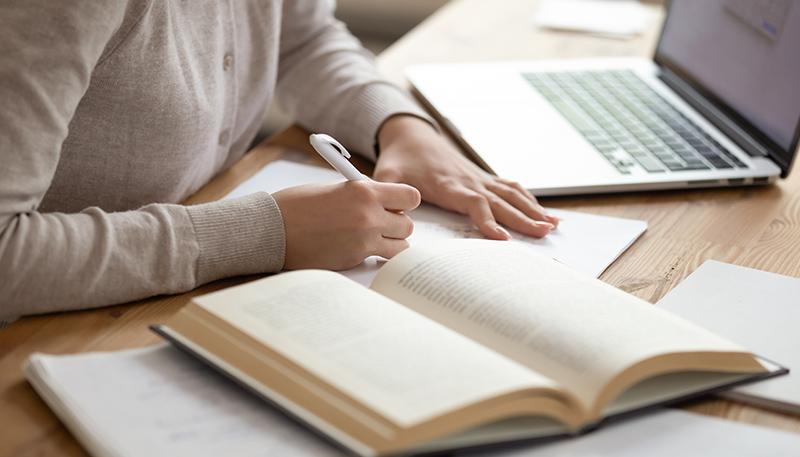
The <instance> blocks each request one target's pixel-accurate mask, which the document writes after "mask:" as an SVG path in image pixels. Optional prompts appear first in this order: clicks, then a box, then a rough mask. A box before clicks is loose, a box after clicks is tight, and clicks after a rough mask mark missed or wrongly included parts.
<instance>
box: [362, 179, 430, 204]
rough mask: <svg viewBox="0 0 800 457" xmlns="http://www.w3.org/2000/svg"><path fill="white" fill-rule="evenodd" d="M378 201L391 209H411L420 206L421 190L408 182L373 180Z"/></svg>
mask: <svg viewBox="0 0 800 457" xmlns="http://www.w3.org/2000/svg"><path fill="white" fill-rule="evenodd" d="M373 187H374V188H375V190H376V191H377V196H378V202H379V203H380V204H381V205H383V207H384V208H386V209H387V210H389V211H411V210H412V209H414V208H416V207H417V206H419V204H420V201H421V200H422V198H421V197H420V194H419V191H418V190H417V189H416V188H414V187H411V186H409V185H408V184H396V183H385V182H373Z"/></svg>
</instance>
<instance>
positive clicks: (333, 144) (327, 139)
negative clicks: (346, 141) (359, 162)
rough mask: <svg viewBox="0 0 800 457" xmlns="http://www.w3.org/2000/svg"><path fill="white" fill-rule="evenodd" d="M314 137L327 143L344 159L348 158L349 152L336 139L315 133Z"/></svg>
mask: <svg viewBox="0 0 800 457" xmlns="http://www.w3.org/2000/svg"><path fill="white" fill-rule="evenodd" d="M314 136H316V137H318V138H321V139H322V140H323V141H325V142H326V143H328V144H329V145H330V146H331V147H332V148H333V149H335V150H336V152H338V153H339V154H341V155H342V156H343V157H344V158H345V159H349V158H350V151H348V150H347V148H345V147H344V146H342V144H341V143H339V142H338V141H336V138H334V137H332V136H330V135H327V134H325V133H317V134H315V135H314Z"/></svg>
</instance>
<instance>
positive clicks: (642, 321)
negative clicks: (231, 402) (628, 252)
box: [154, 240, 786, 455]
mask: <svg viewBox="0 0 800 457" xmlns="http://www.w3.org/2000/svg"><path fill="white" fill-rule="evenodd" d="M154 329H155V330H156V331H158V332H159V333H160V334H161V335H163V336H165V337H166V338H167V339H169V340H170V341H172V342H173V343H175V344H176V345H177V346H179V347H181V348H182V349H185V350H187V351H189V352H190V353H192V354H194V355H196V356H197V357H199V358H200V359H202V360H204V361H206V362H207V363H209V364H211V365H212V366H214V367H216V368H217V369H219V370H220V371H222V372H223V373H226V374H227V375H229V376H231V377H232V378H234V379H236V380H237V381H239V382H240V383H242V384H243V385H245V386H247V387H249V388H250V389H252V390H254V391H255V392H257V393H259V394H261V395H262V396H263V397H265V398H267V399H268V400H270V401H271V402H273V403H274V404H276V405H278V406H279V407H281V408H282V409H284V410H285V411H287V412H289V413H290V414H292V415H293V416H295V417H297V418H299V419H300V420H301V421H303V422H305V423H306V424H308V425H310V426H311V427H312V428H314V429H316V430H317V431H319V432H321V433H323V434H324V435H326V436H328V437H330V438H332V439H333V440H334V441H336V442H338V443H339V444H341V445H343V446H345V447H347V448H349V449H350V450H352V451H354V452H356V453H358V454H361V455H376V454H394V453H417V452H426V451H434V450H442V449H453V448H461V447H468V446H476V445H481V444H487V443H495V442H500V441H511V440H520V439H530V438H535V437H541V436H553V435H560V434H568V433H578V432H580V431H582V430H586V429H589V428H591V427H593V426H594V425H596V424H597V423H598V422H600V421H601V420H603V419H604V418H609V417H612V416H620V415H624V414H627V413H630V412H633V411H637V410H641V409H643V408H646V407H651V406H654V405H661V404H665V403H667V402H670V401H676V400H681V399H686V398H690V397H691V396H693V395H698V394H700V393H703V392H709V391H713V390H715V389H719V388H722V387H726V386H732V385H737V384H740V383H743V382H747V381H752V380H755V379H760V378H765V377H770V376H774V375H776V374H779V373H782V372H785V371H786V370H785V369H782V368H781V367H779V366H776V365H774V364H771V363H769V362H767V361H764V360H761V359H757V358H756V357H755V356H754V355H752V354H751V353H749V352H748V351H747V350H745V349H744V348H742V347H739V346H737V345H736V344H734V343H732V342H729V341H727V340H725V339H723V338H721V337H718V336H716V335H714V334H712V333H710V332H708V331H706V330H704V329H703V328H701V327H698V326H696V325H694V324H691V323H689V322H687V321H685V320H682V319H681V318H679V317H676V316H674V315H672V314H669V313H667V312H665V311H663V310H660V309H658V308H655V307H653V306H652V305H650V304H649V303H647V302H644V301H642V300H640V299H638V298H635V297H633V296H631V295H628V294H626V293H625V292H622V291H620V290H618V289H615V288H613V287H611V286H609V285H607V284H605V283H603V282H600V281H598V280H596V279H594V278H591V277H588V276H585V275H583V274H580V273H576V272H575V271H573V270H571V269H569V268H568V267H565V266H563V265H561V264H559V263H558V262H556V261H554V260H552V259H549V258H547V257H544V256H540V255H537V254H535V253H532V252H530V251H527V250H520V249H519V248H518V247H516V246H514V245H513V244H510V243H503V242H495V241H488V240H451V241H444V242H440V243H437V244H426V245H418V246H414V247H412V248H410V249H408V250H406V251H404V252H403V253H401V254H399V255H398V256H396V257H395V258H394V259H392V260H390V261H389V262H388V263H387V264H386V265H385V266H384V267H383V268H382V269H381V271H380V273H378V276H377V277H376V278H375V280H374V282H373V283H372V286H371V288H370V289H367V288H365V287H363V286H361V285H359V284H357V283H355V282H353V281H351V280H349V279H347V278H344V277H343V276H341V275H339V274H337V273H332V272H326V271H316V270H305V271H297V272H291V273H284V274H280V275H277V276H273V277H270V278H266V279H262V280H258V281H254V282H251V283H248V284H244V285H241V286H238V287H233V288H230V289H226V290H222V291H219V292H215V293H212V294H208V295H204V296H201V297H197V298H195V299H194V300H193V301H192V303H191V304H189V305H188V306H186V307H185V308H183V309H182V310H181V311H179V312H178V313H177V314H176V315H175V316H173V317H172V318H171V319H170V320H169V321H168V322H166V323H165V324H164V325H160V326H155V327H154Z"/></svg>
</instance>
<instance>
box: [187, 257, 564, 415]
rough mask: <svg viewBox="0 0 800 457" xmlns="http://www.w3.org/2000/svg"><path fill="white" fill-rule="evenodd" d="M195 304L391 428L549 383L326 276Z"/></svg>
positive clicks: (277, 279)
mask: <svg viewBox="0 0 800 457" xmlns="http://www.w3.org/2000/svg"><path fill="white" fill-rule="evenodd" d="M196 301H197V303H198V304H199V305H200V306H201V307H202V308H204V309H206V310H207V311H210V312H212V313H213V314H216V315H217V316H219V317H221V318H222V319H224V320H226V321H227V322H229V323H231V324H233V325H234V326H235V327H237V328H239V329H241V330H242V331H243V332H245V333H246V334H248V335H250V336H251V337H253V338H255V339H256V340H258V341H259V342H261V343H263V344H264V345H265V346H267V347H269V348H270V349H272V350H274V351H277V352H279V353H281V354H283V355H284V356H285V357H286V358H288V359H289V360H291V361H293V362H295V363H297V364H299V365H300V366H302V367H303V368H304V369H305V370H307V371H309V372H311V373H312V374H314V375H315V376H316V377H318V378H320V379H322V380H324V381H325V382H327V383H328V384H330V385H332V386H334V387H335V388H337V389H338V390H340V391H341V392H343V393H345V394H346V395H349V396H350V397H351V398H354V399H356V400H357V401H359V402H361V403H362V404H365V405H367V406H368V407H369V408H371V409H373V410H374V411H376V412H378V413H380V414H382V415H383V416H384V417H387V418H389V419H390V420H392V421H394V422H395V423H397V424H398V425H401V426H410V425H413V424H414V423H418V422H421V421H423V420H426V419H430V418H432V417H435V416H437V415H440V414H443V413H446V412H450V411H452V410H454V409H456V408H459V407H461V406H466V405H470V404H473V403H475V402H478V401H481V400H485V399H489V398H492V397H495V396H498V395H502V394H505V393H510V392H515V391H518V390H524V389H529V388H537V387H546V388H553V387H554V384H553V383H552V381H550V380H548V379H546V378H544V377H542V376H539V375H537V374H535V373H532V372H531V371H529V370H528V369H526V368H525V367H523V366H521V365H519V364H518V363H516V362H514V361H511V360H508V359H507V358H505V357H503V356H500V355H498V354H496V353H495V352H493V351H491V350H490V349H488V348H485V347H483V346H481V345H480V344H477V343H476V342H474V341H472V340H470V339H468V338H466V337H464V336H463V335H460V334H459V333H457V332H454V331H453V330H451V329H448V328H447V327H444V326H442V325H440V324H438V323H436V322H433V321H431V320H429V319H427V318H425V317H423V316H421V315H419V314H418V313H416V312H414V311H412V310H410V309H408V308H406V307H404V306H401V305H400V304H397V303H395V302H393V301H391V300H389V299H387V298H385V297H383V296H381V295H379V294H377V293H375V292H373V291H371V290H369V289H366V288H364V287H363V286H360V285H358V284H356V283H355V282H353V281H351V280H349V279H347V278H345V277H343V276H341V275H339V274H337V273H332V272H327V271H318V270H305V271H298V272H291V273H284V274H281V275H278V276H273V277H271V278H267V279H263V280H260V281H256V282H253V283H249V284H245V285H243V286H239V287H237V288H233V289H228V290H225V291H222V292H218V293H215V294H209V295H206V296H204V297H200V298H198V299H197V300H196Z"/></svg>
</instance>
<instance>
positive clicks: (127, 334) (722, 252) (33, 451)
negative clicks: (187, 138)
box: [0, 0, 800, 456]
mask: <svg viewBox="0 0 800 457" xmlns="http://www.w3.org/2000/svg"><path fill="white" fill-rule="evenodd" d="M501 3H502V7H498V6H499V5H500V3H498V2H491V1H486V0H457V1H454V2H452V3H451V4H449V5H448V6H446V7H445V8H443V9H442V10H440V11H439V12H438V13H437V14H435V15H434V16H433V17H432V18H430V19H429V20H428V21H426V22H425V23H423V24H422V25H420V26H419V27H417V28H416V29H415V30H414V31H412V32H411V33H410V34H409V35H407V36H406V37H404V38H403V39H402V40H400V41H399V42H398V43H396V44H395V45H394V46H392V47H391V48H389V49H388V50H387V51H386V52H385V53H383V54H382V55H381V56H380V58H379V60H378V63H379V66H380V68H381V70H382V71H383V72H384V74H385V75H386V76H387V77H389V78H390V79H392V80H394V81H396V82H398V83H400V84H405V82H404V80H403V78H402V68H403V67H404V66H405V65H407V64H410V63H420V62H425V61H447V60H451V61H457V60H461V61H464V60H480V59H484V60H488V59H494V58H499V59H521V58H529V59H534V58H549V57H587V56H611V55H640V56H646V55H650V54H651V53H652V49H653V47H654V43H655V39H656V37H657V30H656V29H657V26H655V25H657V24H658V22H659V21H658V19H659V17H660V16H661V12H660V9H659V8H658V7H657V6H653V7H652V10H653V15H654V16H653V18H654V22H653V23H654V27H653V29H651V30H649V31H648V33H646V34H645V35H644V36H642V37H640V38H637V39H634V40H630V41H618V40H609V39H599V38H592V37H588V36H580V35H574V34H569V33H558V32H544V31H537V30H536V29H534V28H533V26H531V25H530V16H531V13H532V11H533V10H534V6H535V3H536V2H535V1H534V0H503V2H501ZM304 146H305V136H304V135H303V133H302V132H301V131H300V130H298V129H290V130H288V131H286V132H283V133H282V134H280V135H278V136H276V137H275V138H272V139H271V140H269V141H267V142H265V143H264V144H262V145H260V146H259V147H257V148H256V149H254V150H253V151H252V152H251V153H249V154H248V155H247V156H245V157H244V158H243V159H242V161H241V162H239V163H237V164H236V165H235V166H234V167H233V168H232V169H230V170H228V171H226V172H224V173H222V174H221V175H220V176H218V177H217V178H215V179H214V181H212V182H211V183H209V185H208V186H206V187H205V188H204V189H202V190H201V191H200V192H198V194H197V195H195V196H194V197H192V198H191V199H189V202H191V203H194V202H201V201H209V200H213V199H216V198H219V197H221V196H222V195H224V194H225V193H227V192H228V191H229V190H231V189H233V187H235V186H236V184H237V183H239V182H241V181H242V180H244V179H246V178H247V177H249V176H250V175H252V174H253V173H254V172H255V171H256V170H257V169H258V168H260V167H261V166H263V165H265V164H266V163H269V162H270V161H272V160H275V159H276V158H278V157H280V156H281V155H282V154H284V153H285V152H286V151H287V149H288V148H298V147H304ZM797 168H798V167H795V170H794V173H793V175H792V176H791V178H790V179H788V180H786V181H782V182H780V183H778V184H777V185H775V186H771V187H768V188H750V189H724V190H703V191H699V190H698V191H691V192H689V191H682V192H660V193H648V194H638V195H613V196H594V197H580V198H577V197H573V198H559V199H547V200H545V204H547V205H549V206H553V207H559V208H569V209H575V210H580V211H586V212H592V213H598V214H606V215H612V216H623V217H631V218H638V219H644V220H647V221H648V223H649V224H650V228H649V229H648V231H647V232H646V233H645V235H644V236H643V237H642V239H640V240H639V241H638V242H637V243H636V244H634V245H633V247H631V249H630V250H628V252H626V253H625V254H624V255H623V256H622V258H621V259H620V260H619V261H617V262H616V263H615V264H614V265H612V266H611V268H609V270H608V271H607V272H606V273H605V274H604V275H603V277H602V279H603V280H605V281H607V282H609V283H610V284H613V285H614V286H617V287H619V288H622V289H624V290H626V291H628V292H630V293H633V294H635V295H637V296H639V297H641V298H643V299H645V300H648V301H650V302H655V301H657V300H658V299H659V298H661V297H662V296H663V295H664V294H665V293H666V292H667V291H668V290H670V289H671V288H672V287H674V286H675V285H676V284H677V283H678V282H680V280H681V279H683V278H684V277H685V276H686V275H688V274H689V273H691V272H692V271H693V270H694V269H695V268H697V267H698V266H699V265H700V264H701V263H702V262H703V261H705V260H706V259H717V260H721V261H726V262H732V263H736V264H739V265H745V266H750V267H755V268H760V269H764V270H768V271H773V272H776V273H782V274H787V275H792V276H800V192H799V191H800V170H798V169H797ZM248 279H252V278H237V279H230V280H224V281H219V282H216V283H214V284H211V285H208V286H205V287H202V288H200V289H198V290H196V291H193V292H190V293H187V294H182V295H176V296H169V297H156V298H152V299H148V300H142V301H140V302H137V303H133V304H129V305H121V306H114V307H107V308H101V309H97V310H91V311H81V312H72V313H66V314H55V315H46V316H39V317H30V318H25V319H22V320H20V321H18V322H15V323H13V324H12V325H11V326H10V327H9V328H7V329H5V330H1V331H0V456H34V455H36V456H38V455H75V456H77V455H86V454H85V452H84V451H83V450H82V449H81V448H80V446H79V445H78V444H77V442H76V441H75V440H74V439H73V438H72V437H71V436H70V435H69V433H68V432H67V431H66V430H65V429H64V427H63V426H62V425H61V424H60V423H59V421H58V419H57V418H56V417H55V416H54V415H53V414H52V413H51V412H50V410H49V409H48V408H47V406H46V405H45V404H44V403H43V402H42V401H41V400H40V399H39V397H38V396H37V395H36V393H35V392H34V391H33V390H32V389H31V387H30V386H29V385H28V384H27V383H26V382H25V380H24V378H23V376H22V371H21V366H22V364H23V362H24V361H25V359H26V358H27V357H28V356H29V355H30V354H31V353H32V352H36V351H41V352H47V353H54V354H60V353H74V352H82V351H97V350H117V349H124V348H131V347H138V346H145V345H149V344H153V343H155V342H157V341H159V340H158V338H157V337H155V336H154V335H153V334H151V333H150V331H149V330H148V329H147V325H148V324H150V323H153V322H160V321H163V320H164V319H166V318H167V317H169V316H170V315H172V314H173V313H174V312H175V311H177V310H178V309H179V308H180V307H181V306H183V305H184V304H186V303H187V302H188V300H189V299H190V298H191V297H193V296H195V295H197V294H201V293H206V292H209V291H212V290H216V289H219V288H222V287H227V286H230V285H233V284H237V283H240V282H242V281H245V280H248ZM689 409H691V410H693V411H697V412H701V413H704V414H710V415H715V416H722V417H727V418H729V419H733V420H738V421H742V422H749V423H755V424H761V425H766V426H769V427H775V428H781V429H785V430H793V431H795V432H798V433H800V417H798V416H790V415H784V414H778V413H774V412H770V411H768V410H764V409H760V408H754V407H749V406H744V405H741V404H737V403H733V402H729V401H722V400H707V401H704V402H701V403H698V404H696V405H693V406H691V407H690V408H689Z"/></svg>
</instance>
